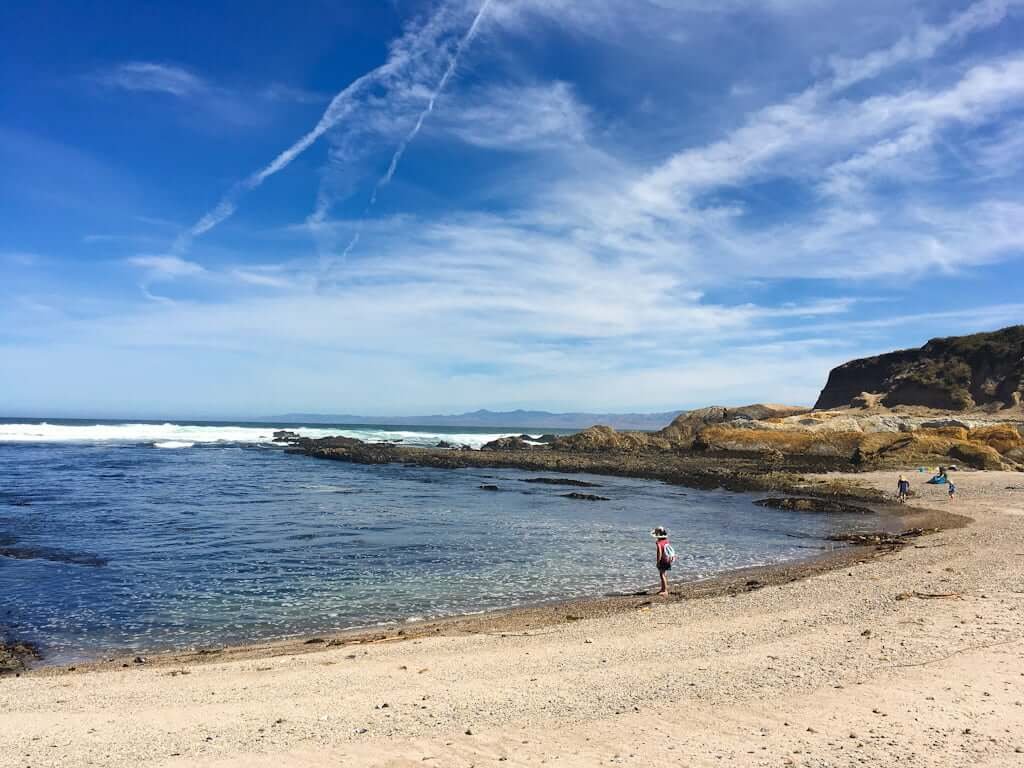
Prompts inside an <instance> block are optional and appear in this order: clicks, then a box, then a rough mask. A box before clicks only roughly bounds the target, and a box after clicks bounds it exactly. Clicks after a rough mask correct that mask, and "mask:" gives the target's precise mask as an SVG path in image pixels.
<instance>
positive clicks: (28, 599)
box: [0, 421, 865, 661]
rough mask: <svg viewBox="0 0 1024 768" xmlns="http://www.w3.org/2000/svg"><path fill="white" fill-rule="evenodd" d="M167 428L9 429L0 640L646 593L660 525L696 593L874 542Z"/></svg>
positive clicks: (185, 642)
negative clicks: (746, 572) (845, 543)
mask: <svg viewBox="0 0 1024 768" xmlns="http://www.w3.org/2000/svg"><path fill="white" fill-rule="evenodd" d="M74 426H77V427H78V428H79V429H85V430H89V429H92V432H91V433H85V432H79V433H75V434H72V435H69V434H68V432H67V431H68V430H71V429H72V428H73V427H74ZM127 426H128V427H132V425H127ZM156 426H157V427H159V428H158V429H155V433H154V434H149V433H146V429H149V428H152V427H154V425H135V426H134V427H132V429H134V432H133V431H132V429H126V428H125V427H126V425H124V424H116V425H102V427H100V426H94V425H81V424H79V425H68V424H64V425H57V426H53V425H51V426H50V427H49V428H44V427H41V426H39V425H38V424H37V425H26V424H25V423H24V422H23V423H19V424H13V423H11V422H9V421H8V422H5V423H0V631H2V630H4V629H6V630H7V632H8V633H9V634H11V635H12V636H16V637H18V638H19V639H24V640H31V641H34V642H37V643H39V645H40V646H41V647H42V649H43V651H44V653H45V654H46V655H47V657H48V659H49V660H51V661H68V660H74V659H81V658H88V657H92V656H97V655H99V654H102V653H105V652H111V651H129V652H130V651H152V650H159V649H167V648H184V647H193V646H211V645H221V644H225V643H240V642H247V641H253V640H259V639H271V638H283V637H289V636H294V635H300V634H306V633H314V632H323V631H328V630H332V629H340V628H348V627H356V626H367V625H374V624H378V623H382V622H393V621H398V622H401V621H415V620H417V619H423V618H429V617H437V616H444V615H452V614H460V613H469V612H474V611H482V610H487V609H493V608H500V607H510V606H515V605H521V604H525V603H532V602H538V601H543V600H549V599H561V598H568V597H579V596H598V595H602V594H605V593H607V592H609V591H613V590H633V589H637V588H641V587H644V586H647V585H650V584H652V583H653V582H654V581H656V572H655V571H654V569H653V559H654V544H653V539H651V537H650V536H649V534H648V531H649V530H650V529H651V527H653V526H654V525H657V524H663V525H666V526H668V527H669V529H670V531H671V533H672V542H673V544H674V546H675V548H676V551H677V552H678V554H679V564H678V566H677V568H676V570H674V571H673V574H672V575H673V578H675V579H680V578H685V579H696V578H702V577H706V576H710V575H713V574H715V573H719V572H721V571H724V570H728V569H733V568H738V567H742V566H748V565H754V564H766V563H774V562H780V561H784V560H789V559H795V558H800V557H806V556H808V555H809V554H814V551H815V550H816V549H826V548H828V546H829V545H828V543H827V542H826V541H825V540H824V537H825V536H827V535H828V534H829V533H832V532H835V531H837V530H849V529H853V528H857V527H863V525H864V523H865V521H864V520H863V519H862V518H858V517H857V516H854V517H847V516H822V515H808V514H800V513H792V512H785V511H780V510H770V509H763V508H760V507H755V506H754V505H753V504H752V501H753V500H754V499H755V498H756V496H753V495H748V494H734V493H726V492H722V491H711V492H708V491H696V490H691V489H688V488H682V487H678V486H672V485H666V484H662V483H657V482H651V481H643V480H630V479H624V478H612V477H594V476H584V475H577V476H574V477H575V479H582V480H589V481H592V482H594V483H598V484H599V485H600V487H598V488H592V489H588V488H583V489H579V488H571V487H563V486H553V485H539V484H533V483H527V482H524V481H525V480H527V479H529V478H533V477H537V476H538V473H534V472H522V471H516V470H439V469H420V468H411V467H404V466H357V465H350V464H344V463H340V462H331V461H322V460H316V459H311V458H307V457H304V456H298V455H289V454H286V453H284V452H283V451H282V450H280V449H279V448H277V447H273V446H270V445H267V444H266V440H265V439H264V438H265V437H266V436H267V435H269V430H268V429H266V428H261V429H263V433H261V434H260V435H254V434H249V433H244V432H240V430H245V429H248V428H249V427H246V426H241V425H236V426H220V427H210V429H221V430H224V431H223V432H222V433H221V435H222V437H223V439H220V440H216V439H212V435H213V433H212V432H211V433H207V434H205V436H204V437H203V438H202V439H200V438H199V437H197V433H196V430H197V429H201V428H203V427H200V426H196V425H192V426H190V425H162V426H161V425H156ZM58 428H59V429H60V430H64V431H63V432H62V433H60V434H53V431H54V430H57V429H58ZM47 429H49V430H50V432H49V433H47ZM359 429H360V430H362V431H364V432H365V431H369V432H372V429H370V428H365V427H360V428H359ZM118 430H120V431H118ZM189 430H191V431H189ZM327 431H333V432H334V433H338V432H339V430H327ZM401 431H403V432H409V431H412V432H415V430H410V429H409V428H402V430H401ZM451 432H454V430H452V431H451ZM463 432H464V430H463ZM28 433H33V434H34V436H33V434H28ZM144 433H145V434H144ZM472 434H473V435H474V437H475V436H477V435H479V434H480V433H472ZM76 435H77V436H76ZM446 435H448V436H449V437H450V433H449V432H445V431H444V430H433V431H424V430H420V432H419V433H416V434H415V435H414V436H413V437H411V438H409V437H407V438H404V439H406V441H407V442H420V443H421V444H432V442H431V441H434V442H436V440H437V439H439V437H445V436H446ZM493 436H494V435H493V434H488V435H486V436H485V437H486V438H487V439H491V438H492V437H493ZM364 437H373V434H368V435H364ZM391 439H396V438H391ZM400 439H401V438H400ZM457 440H458V438H456V441H457ZM161 444H162V445H163V446H165V447H163V448H160V447H156V446H157V445H161ZM541 476H544V475H541ZM546 476H548V477H551V475H546ZM483 484H493V485H497V486H498V487H499V490H498V491H487V490H482V489H481V488H480V486H481V485H483ZM574 490H577V491H585V492H590V493H597V494H600V495H601V496H606V497H608V498H609V500H608V501H596V502H595V501H579V500H574V499H569V498H566V497H564V496H563V494H566V493H569V492H571V491H574Z"/></svg>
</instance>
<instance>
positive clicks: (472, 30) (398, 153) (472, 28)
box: [370, 0, 491, 206]
mask: <svg viewBox="0 0 1024 768" xmlns="http://www.w3.org/2000/svg"><path fill="white" fill-rule="evenodd" d="M490 4H491V0H484V2H483V3H482V4H481V5H480V9H479V10H478V11H477V12H476V16H475V17H474V18H473V23H472V24H470V25H469V29H468V30H467V31H466V34H465V35H463V36H462V39H461V40H459V44H458V45H457V46H455V51H454V52H453V53H452V58H451V60H450V61H449V62H448V68H447V69H445V71H444V74H443V75H442V76H441V79H440V81H439V82H438V84H437V87H436V88H435V89H434V92H433V93H432V94H430V100H429V101H428V102H427V106H426V107H425V108H424V109H423V111H422V112H420V116H419V119H417V120H416V124H415V125H414V126H413V128H412V130H411V131H409V134H408V135H407V136H406V137H405V139H403V140H402V143H401V144H399V145H398V149H396V150H395V154H394V155H393V156H392V157H391V163H390V164H389V165H388V170H387V173H385V174H384V175H383V176H382V177H381V178H380V180H379V181H378V182H377V183H376V184H375V185H374V187H373V194H372V195H371V196H370V205H371V206H372V205H374V204H376V202H377V193H378V192H379V191H380V188H381V187H384V186H387V185H388V184H390V183H391V179H392V178H394V175H395V171H397V170H398V164H399V163H400V162H401V161H402V157H403V155H405V150H406V149H408V148H409V144H410V143H411V142H412V141H413V140H414V139H415V138H416V136H417V135H418V134H419V132H420V129H421V128H422V127H423V121H424V120H426V119H427V115H429V114H430V113H431V112H433V111H434V104H435V103H436V102H437V98H438V96H440V95H441V93H442V92H443V91H444V89H445V86H447V85H448V81H449V80H451V79H452V75H454V74H455V68H456V67H457V66H458V65H459V57H460V56H461V55H462V52H463V50H465V48H466V46H468V45H469V44H470V43H471V42H473V38H474V37H476V33H477V30H478V29H479V28H480V20H481V19H483V17H484V14H485V13H487V8H488V6H490Z"/></svg>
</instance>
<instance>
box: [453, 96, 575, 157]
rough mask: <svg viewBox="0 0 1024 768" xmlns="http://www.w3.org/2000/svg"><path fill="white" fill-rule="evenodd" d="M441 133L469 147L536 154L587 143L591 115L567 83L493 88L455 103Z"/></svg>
mask: <svg viewBox="0 0 1024 768" xmlns="http://www.w3.org/2000/svg"><path fill="white" fill-rule="evenodd" d="M451 102H453V103H449V104H448V105H447V109H446V114H445V115H444V117H443V118H442V119H441V120H440V121H439V124H438V130H439V131H441V132H444V133H448V134H451V135H454V136H455V137H457V138H458V139H460V140H461V141H464V142H466V143H467V144H473V145H476V146H479V147H487V148H491V149H505V150H513V151H536V150H543V149H551V148H565V146H566V145H567V144H569V145H571V144H576V143H578V142H581V141H583V140H584V138H585V136H586V132H587V120H588V117H587V115H588V110H587V108H586V107H585V106H584V105H582V104H580V103H579V102H578V101H577V100H576V97H575V95H574V94H573V90H572V86H571V85H569V84H568V83H564V82H559V81H556V82H553V83H546V84H543V85H527V86H510V85H499V86H491V87H488V88H486V89H482V90H481V91H477V92H474V93H470V94H467V95H463V96H461V97H459V98H457V99H452V100H451Z"/></svg>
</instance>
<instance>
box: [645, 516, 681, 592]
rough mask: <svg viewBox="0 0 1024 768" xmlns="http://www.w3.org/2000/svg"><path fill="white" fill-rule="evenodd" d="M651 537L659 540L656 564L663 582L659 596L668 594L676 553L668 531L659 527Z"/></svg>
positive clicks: (652, 532)
mask: <svg viewBox="0 0 1024 768" xmlns="http://www.w3.org/2000/svg"><path fill="white" fill-rule="evenodd" d="M651 536H653V537H654V538H655V539H657V542H656V546H657V550H656V552H657V556H656V560H655V562H656V563H657V566H658V578H659V579H660V580H661V590H660V591H659V592H658V594H659V595H667V594H668V572H669V571H670V570H672V563H674V562H675V561H676V551H675V550H674V549H673V548H672V545H671V544H669V541H668V529H666V528H664V527H663V526H660V525H659V526H658V527H657V528H655V529H654V530H653V531H651Z"/></svg>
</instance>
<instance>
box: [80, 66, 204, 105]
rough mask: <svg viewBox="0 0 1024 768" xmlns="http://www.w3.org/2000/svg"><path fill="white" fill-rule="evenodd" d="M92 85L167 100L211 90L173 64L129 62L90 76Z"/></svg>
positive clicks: (185, 70) (186, 71) (195, 76)
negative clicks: (163, 95) (162, 96)
mask: <svg viewBox="0 0 1024 768" xmlns="http://www.w3.org/2000/svg"><path fill="white" fill-rule="evenodd" d="M93 78H94V79H95V81H96V82H98V83H101V84H102V85H105V86H107V87H110V88H120V89H123V90H126V91H142V92H148V93H166V94H170V95H171V96H178V97H185V96H195V95H197V94H201V93H206V92H208V91H209V90H211V86H210V84H209V83H207V81H205V80H204V79H202V78H201V77H199V76H198V75H195V74H193V73H192V72H189V71H188V70H187V69H184V68H182V67H179V66H175V65H173V64H157V63H154V62H150V61H130V62H126V63H124V64H119V65H117V66H115V67H112V68H111V69H108V70H104V71H101V72H98V73H96V74H95V75H93Z"/></svg>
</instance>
